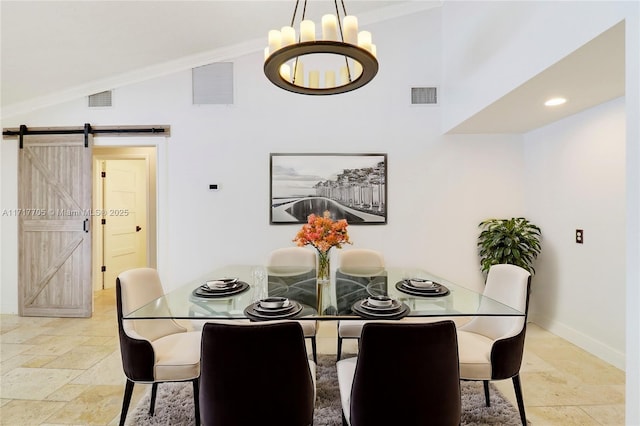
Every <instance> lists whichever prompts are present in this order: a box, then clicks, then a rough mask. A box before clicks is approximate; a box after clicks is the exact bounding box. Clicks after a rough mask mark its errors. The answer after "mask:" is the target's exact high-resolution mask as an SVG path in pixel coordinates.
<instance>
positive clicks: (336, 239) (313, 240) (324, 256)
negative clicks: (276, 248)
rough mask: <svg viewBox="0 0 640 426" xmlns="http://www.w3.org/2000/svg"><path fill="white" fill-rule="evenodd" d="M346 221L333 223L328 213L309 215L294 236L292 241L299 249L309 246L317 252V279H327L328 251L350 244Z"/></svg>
mask: <svg viewBox="0 0 640 426" xmlns="http://www.w3.org/2000/svg"><path fill="white" fill-rule="evenodd" d="M347 226H349V224H348V223H347V220H346V219H341V220H337V221H334V220H332V219H331V214H330V213H329V211H325V212H324V214H323V215H322V217H320V216H316V215H315V214H310V215H309V217H308V218H307V223H306V224H304V225H302V228H301V229H300V230H299V231H298V233H297V234H296V237H295V238H294V239H293V241H294V242H295V243H296V244H297V245H298V246H300V247H303V246H306V245H308V244H311V245H312V246H313V247H315V249H316V250H317V251H318V279H322V280H328V279H329V273H330V271H329V269H330V268H329V250H331V247H337V248H342V245H343V244H351V241H350V240H349V234H348V233H347Z"/></svg>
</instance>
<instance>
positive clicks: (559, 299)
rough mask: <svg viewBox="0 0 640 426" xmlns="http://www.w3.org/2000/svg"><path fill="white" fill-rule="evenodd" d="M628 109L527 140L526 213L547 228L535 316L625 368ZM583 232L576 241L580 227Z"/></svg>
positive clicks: (604, 108)
mask: <svg viewBox="0 0 640 426" xmlns="http://www.w3.org/2000/svg"><path fill="white" fill-rule="evenodd" d="M625 123H626V120H625V105H624V100H623V99H617V100H614V101H610V102H607V103H605V104H602V105H600V106H598V107H595V108H592V109H590V110H588V111H585V112H582V113H580V114H575V115H573V116H571V117H568V118H566V119H564V120H561V121H559V122H556V123H554V124H552V125H549V126H546V127H544V128H541V129H538V130H536V131H533V132H530V133H529V134H527V135H525V137H524V141H525V157H526V185H525V193H526V194H527V200H526V205H527V207H526V211H527V216H528V217H529V218H530V219H531V220H532V221H534V222H535V223H536V224H537V225H539V226H540V227H541V228H542V230H543V235H544V241H543V250H542V253H541V255H540V257H539V259H538V265H539V267H538V268H537V273H536V275H535V277H534V279H533V282H532V287H533V293H532V299H531V319H532V321H533V322H535V323H537V324H540V325H542V326H543V327H545V328H547V329H549V330H551V331H552V332H554V333H556V334H558V335H560V336H562V337H564V338H566V339H567V340H569V341H572V342H574V343H576V344H578V345H579V346H581V347H583V348H585V349H587V350H589V351H590V352H592V353H594V354H596V355H599V356H600V357H601V358H603V359H606V360H608V361H610V362H612V363H613V364H614V365H616V366H618V367H619V368H624V364H625V356H624V352H625V334H624V329H625V284H626V283H625V275H626V274H625V250H626V246H625V232H626V229H625V207H626V205H625ZM576 229H583V230H584V243H583V244H576V242H575V230H576Z"/></svg>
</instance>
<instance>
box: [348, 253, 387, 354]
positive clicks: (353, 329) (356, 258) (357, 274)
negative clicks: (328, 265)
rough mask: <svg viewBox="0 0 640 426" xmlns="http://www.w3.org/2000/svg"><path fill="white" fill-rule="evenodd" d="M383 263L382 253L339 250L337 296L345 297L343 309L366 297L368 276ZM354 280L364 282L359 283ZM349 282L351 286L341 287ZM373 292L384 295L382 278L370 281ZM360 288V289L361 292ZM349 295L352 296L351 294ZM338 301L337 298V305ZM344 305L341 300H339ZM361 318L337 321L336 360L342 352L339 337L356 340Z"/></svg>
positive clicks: (380, 269) (367, 294)
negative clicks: (375, 281)
mask: <svg viewBox="0 0 640 426" xmlns="http://www.w3.org/2000/svg"><path fill="white" fill-rule="evenodd" d="M384 267H385V262H384V256H383V255H382V253H380V252H379V251H376V250H371V249H350V250H344V251H341V252H340V254H339V257H338V271H337V273H336V293H339V294H337V298H338V299H339V300H340V299H344V300H346V308H347V309H350V307H351V305H352V304H353V303H355V302H356V301H357V300H356V299H362V298H366V297H368V296H369V295H370V294H369V292H370V289H369V286H370V285H371V278H372V277H376V276H380V274H382V273H383V272H384ZM358 279H361V280H364V281H365V282H359V281H358ZM349 283H352V284H353V285H352V286H351V287H352V288H349V289H345V288H344V287H347V286H349ZM374 285H375V286H376V287H375V291H377V292H381V293H384V294H386V292H387V289H386V281H384V283H383V285H382V286H380V283H376V284H374ZM363 290H364V291H363ZM352 296H353V297H352ZM354 297H355V298H354ZM340 303H341V302H340V301H339V302H338V304H340ZM343 304H345V303H343ZM366 322H367V321H365V320H348V321H338V344H337V359H338V360H339V359H340V357H341V355H342V340H343V339H358V338H360V333H361V331H362V326H363V325H364V324H365V323H366Z"/></svg>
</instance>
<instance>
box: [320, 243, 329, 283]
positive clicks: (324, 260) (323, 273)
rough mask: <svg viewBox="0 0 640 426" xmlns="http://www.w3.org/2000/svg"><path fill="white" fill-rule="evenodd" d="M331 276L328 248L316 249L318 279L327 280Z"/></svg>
mask: <svg viewBox="0 0 640 426" xmlns="http://www.w3.org/2000/svg"><path fill="white" fill-rule="evenodd" d="M330 278H331V263H330V262H329V250H327V251H319V250H318V281H329V279H330Z"/></svg>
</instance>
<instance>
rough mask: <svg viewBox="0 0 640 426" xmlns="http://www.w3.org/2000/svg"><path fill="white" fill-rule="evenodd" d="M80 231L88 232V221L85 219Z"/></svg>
mask: <svg viewBox="0 0 640 426" xmlns="http://www.w3.org/2000/svg"><path fill="white" fill-rule="evenodd" d="M82 229H83V230H84V232H89V219H85V220H84V222H82Z"/></svg>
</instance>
